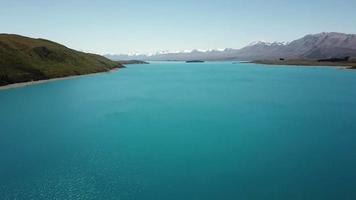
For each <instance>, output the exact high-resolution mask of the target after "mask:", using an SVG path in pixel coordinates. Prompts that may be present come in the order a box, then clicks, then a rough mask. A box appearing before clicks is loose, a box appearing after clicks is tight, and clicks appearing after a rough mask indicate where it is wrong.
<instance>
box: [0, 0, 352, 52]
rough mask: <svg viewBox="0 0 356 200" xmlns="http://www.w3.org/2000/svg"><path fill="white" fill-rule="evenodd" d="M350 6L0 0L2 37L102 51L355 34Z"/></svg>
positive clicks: (312, 0) (285, 0)
mask: <svg viewBox="0 0 356 200" xmlns="http://www.w3.org/2000/svg"><path fill="white" fill-rule="evenodd" d="M355 8H356V0H293V1H292V0H290V1H289V0H268V1H266V0H219V1H218V0H176V1H172V0H151V1H150V0H125V1H124V0H101V1H99V0H0V33H14V34H20V35H25V36H29V37H34V38H46V39H49V40H53V41H56V42H58V43H61V44H64V45H66V46H68V47H70V48H74V49H76V50H81V51H86V52H92V53H99V54H106V53H112V54H119V53H130V52H139V53H153V52H156V51H162V50H168V51H181V50H189V49H190V50H191V49H221V48H241V47H243V46H246V45H248V44H249V43H251V42H254V41H270V42H272V41H291V40H294V39H297V38H300V37H302V36H304V35H306V34H311V33H320V32H344V33H356V23H355V22H356V12H355Z"/></svg>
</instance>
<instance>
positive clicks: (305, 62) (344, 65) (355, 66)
mask: <svg viewBox="0 0 356 200" xmlns="http://www.w3.org/2000/svg"><path fill="white" fill-rule="evenodd" d="M250 63H254V64H264V65H280V66H283V65H288V66H310V67H338V68H340V69H356V62H354V61H349V62H318V61H315V60H255V61H251V62H250Z"/></svg>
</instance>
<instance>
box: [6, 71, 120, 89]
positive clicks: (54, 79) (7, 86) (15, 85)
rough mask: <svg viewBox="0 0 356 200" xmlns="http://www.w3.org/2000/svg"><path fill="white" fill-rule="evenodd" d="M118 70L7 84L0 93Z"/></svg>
mask: <svg viewBox="0 0 356 200" xmlns="http://www.w3.org/2000/svg"><path fill="white" fill-rule="evenodd" d="M120 68H122V67H119V68H115V69H112V70H109V71H106V72H98V73H91V74H83V75H73V76H66V77H60V78H51V79H45V80H38V81H29V82H21V83H13V84H9V85H3V86H0V91H1V90H8V89H13V88H19V87H27V86H32V85H38V84H43V83H48V82H54V81H61V80H68V79H74V78H80V77H86V76H94V75H97V74H104V73H113V72H116V71H118V70H119V69H120Z"/></svg>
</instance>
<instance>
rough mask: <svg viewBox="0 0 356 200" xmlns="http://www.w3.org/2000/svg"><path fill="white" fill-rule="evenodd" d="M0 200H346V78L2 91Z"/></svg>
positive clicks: (349, 171)
mask: <svg viewBox="0 0 356 200" xmlns="http://www.w3.org/2000/svg"><path fill="white" fill-rule="evenodd" d="M0 128H1V129H0V199H24V200H28V199H36V200H40V199H74V200H76V199H103V200H104V199H105V200H110V199H122V200H126V199H138V200H160V199H162V200H210V199H211V200H217V199H221V200H237V199H239V200H240V199H242V200H244V199H246V200H253V199H273V200H287V199H288V200H294V199H295V200H305V199H306V200H309V199H310V200H319V199H320V200H328V199H330V200H335V199H337V200H348V199H350V200H351V199H356V71H350V70H339V69H335V68H307V67H268V66H262V65H254V64H231V63H229V62H226V63H204V64H194V63H193V64H185V63H163V62H162V63H152V64H150V65H131V66H129V67H127V68H126V69H122V70H119V71H117V72H115V73H107V74H98V75H94V76H89V77H81V78H76V79H70V80H64V81H56V82H50V83H46V84H40V85H34V86H30V87H23V88H16V89H11V90H4V91H0Z"/></svg>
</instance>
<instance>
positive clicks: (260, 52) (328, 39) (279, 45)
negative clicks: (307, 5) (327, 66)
mask: <svg viewBox="0 0 356 200" xmlns="http://www.w3.org/2000/svg"><path fill="white" fill-rule="evenodd" d="M105 56H106V57H108V58H110V59H113V60H132V59H136V60H137V59H138V60H178V61H181V60H182V61H184V60H207V61H209V60H256V59H276V58H282V57H283V58H295V59H297V58H298V59H320V58H329V57H343V56H351V57H356V35H355V34H344V33H335V32H331V33H319V34H312V35H306V36H304V37H303V38H300V39H297V40H294V41H292V42H264V41H258V42H253V43H251V44H249V45H248V46H246V47H244V48H241V49H229V48H226V49H210V50H191V51H187V50H185V51H178V52H168V51H163V52H157V53H156V54H152V55H143V54H135V55H128V54H121V55H105Z"/></svg>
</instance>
